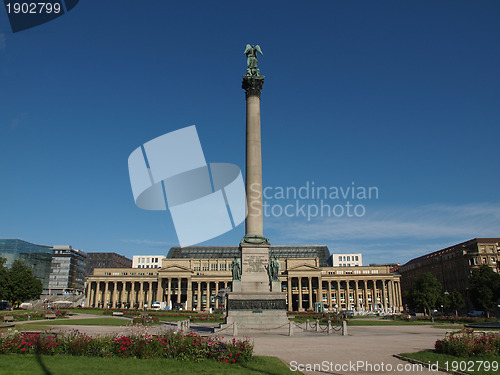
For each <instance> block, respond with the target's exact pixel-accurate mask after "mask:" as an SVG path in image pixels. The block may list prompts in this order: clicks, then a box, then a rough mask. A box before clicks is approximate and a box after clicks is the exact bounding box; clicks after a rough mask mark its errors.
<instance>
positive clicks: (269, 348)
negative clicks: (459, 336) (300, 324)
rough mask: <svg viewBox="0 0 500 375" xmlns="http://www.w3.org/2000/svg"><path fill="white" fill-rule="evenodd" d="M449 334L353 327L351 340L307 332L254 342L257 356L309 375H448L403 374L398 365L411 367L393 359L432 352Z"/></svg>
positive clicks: (423, 329) (425, 328) (405, 370)
mask: <svg viewBox="0 0 500 375" xmlns="http://www.w3.org/2000/svg"><path fill="white" fill-rule="evenodd" d="M445 332H446V330H443V329H436V328H432V327H430V326H384V327H382V326H366V327H349V328H348V335H347V336H341V335H340V334H338V333H336V334H332V335H325V334H313V333H305V332H304V333H300V334H296V335H294V336H292V337H288V336H278V335H276V336H271V335H260V336H255V337H252V338H253V340H254V343H255V354H257V355H272V356H276V357H278V358H281V359H282V360H283V361H284V362H285V363H287V364H288V365H289V367H290V368H291V369H292V370H293V369H300V370H301V371H302V372H304V373H306V374H377V375H382V374H444V373H442V372H438V371H429V369H427V368H424V369H423V370H419V369H418V368H404V367H401V370H402V371H397V370H398V367H397V366H398V365H399V366H405V365H406V366H409V363H408V362H405V361H401V360H399V359H397V358H394V357H393V356H392V355H393V354H398V353H403V352H416V351H419V350H423V349H432V348H433V347H434V342H435V341H436V340H437V339H441V338H443V337H444V334H445ZM358 361H359V362H358ZM315 364H316V370H317V371H307V369H308V367H307V366H308V365H309V366H310V367H309V368H310V369H311V368H312V369H314V365H315ZM358 364H359V367H358ZM299 365H302V366H301V367H299ZM369 365H371V366H372V367H371V371H370V368H369ZM353 370H354V371H353Z"/></svg>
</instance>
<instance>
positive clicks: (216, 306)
mask: <svg viewBox="0 0 500 375" xmlns="http://www.w3.org/2000/svg"><path fill="white" fill-rule="evenodd" d="M218 295H219V282H218V281H215V308H216V309H218V308H219V299H218V298H217V296H218Z"/></svg>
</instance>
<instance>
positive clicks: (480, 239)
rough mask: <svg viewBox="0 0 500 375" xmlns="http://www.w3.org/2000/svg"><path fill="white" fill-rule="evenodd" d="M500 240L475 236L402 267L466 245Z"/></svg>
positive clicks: (499, 240)
mask: <svg viewBox="0 0 500 375" xmlns="http://www.w3.org/2000/svg"><path fill="white" fill-rule="evenodd" d="M499 242H500V238H473V239H472V240H468V241H465V242H461V243H459V244H456V245H453V246H449V247H447V248H445V249H441V250H437V251H434V252H432V253H429V254H425V255H422V256H419V257H418V258H413V259H411V260H410V261H408V262H406V263H405V264H404V265H403V266H402V267H404V266H406V265H409V264H413V263H416V262H422V261H424V260H427V259H431V258H434V257H439V256H441V255H444V254H447V253H451V252H453V251H456V250H458V249H459V248H460V249H461V248H465V247H468V246H470V245H475V244H484V243H499Z"/></svg>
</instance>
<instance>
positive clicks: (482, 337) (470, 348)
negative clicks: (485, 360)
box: [434, 329, 500, 357]
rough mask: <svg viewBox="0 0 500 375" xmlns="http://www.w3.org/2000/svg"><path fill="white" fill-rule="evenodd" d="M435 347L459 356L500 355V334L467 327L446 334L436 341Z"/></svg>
mask: <svg viewBox="0 0 500 375" xmlns="http://www.w3.org/2000/svg"><path fill="white" fill-rule="evenodd" d="M434 348H435V350H436V352H438V353H443V354H451V355H454V356H457V357H472V356H477V355H500V334H499V333H493V332H489V333H485V332H474V330H472V329H465V330H462V331H456V332H451V333H448V334H446V336H445V338H444V339H443V340H437V341H436V343H435V345H434Z"/></svg>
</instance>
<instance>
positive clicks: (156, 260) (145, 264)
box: [132, 255, 166, 268]
mask: <svg viewBox="0 0 500 375" xmlns="http://www.w3.org/2000/svg"><path fill="white" fill-rule="evenodd" d="M165 258H166V257H165V255H134V256H132V268H161V264H162V262H163V259H165Z"/></svg>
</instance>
